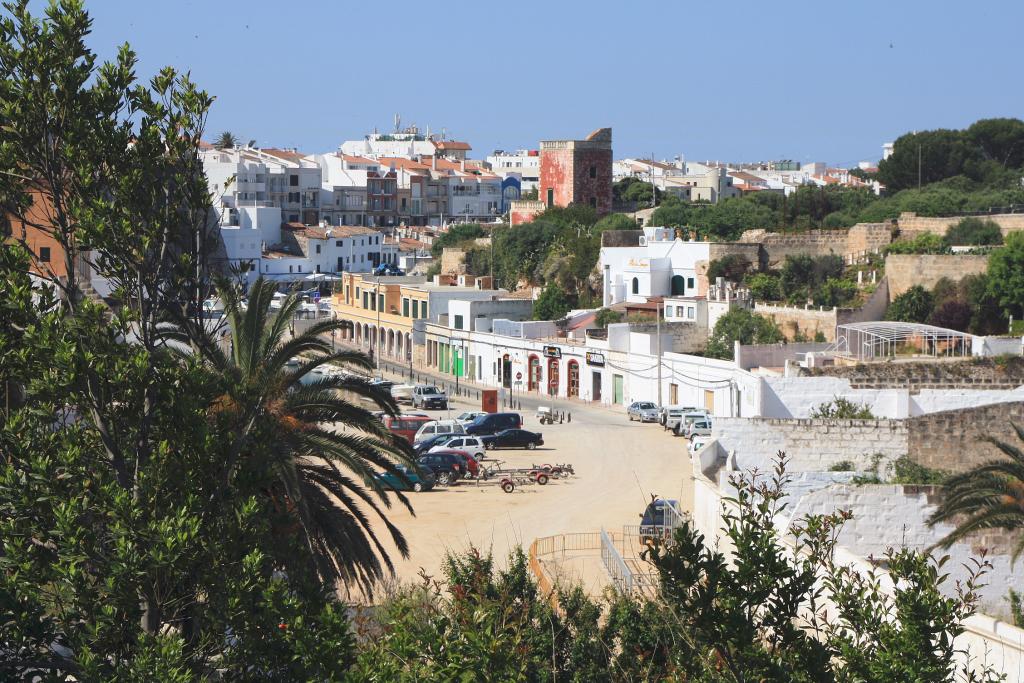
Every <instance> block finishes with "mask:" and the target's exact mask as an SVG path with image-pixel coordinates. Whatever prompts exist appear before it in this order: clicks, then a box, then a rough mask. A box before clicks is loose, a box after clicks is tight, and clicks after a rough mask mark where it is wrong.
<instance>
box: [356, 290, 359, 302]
mask: <svg viewBox="0 0 1024 683" xmlns="http://www.w3.org/2000/svg"><path fill="white" fill-rule="evenodd" d="M358 298H359V288H358V287H356V299H358Z"/></svg>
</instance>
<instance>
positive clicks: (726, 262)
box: [708, 254, 750, 282]
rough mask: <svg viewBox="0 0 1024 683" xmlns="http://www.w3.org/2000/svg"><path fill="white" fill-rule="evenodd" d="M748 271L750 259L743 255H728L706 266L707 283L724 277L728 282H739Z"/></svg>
mask: <svg viewBox="0 0 1024 683" xmlns="http://www.w3.org/2000/svg"><path fill="white" fill-rule="evenodd" d="M749 270H750V259H748V258H747V257H746V256H744V255H743V254H728V255H726V256H723V257H722V258H720V259H715V260H714V261H712V262H711V264H710V265H709V266H708V282H714V281H715V280H717V279H718V278H720V277H724V278H725V279H726V280H728V281H729V282H740V281H741V280H743V276H744V275H746V274H747V271H749Z"/></svg>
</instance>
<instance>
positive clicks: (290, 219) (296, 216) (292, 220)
mask: <svg viewBox="0 0 1024 683" xmlns="http://www.w3.org/2000/svg"><path fill="white" fill-rule="evenodd" d="M298 220H299V214H297V213H290V214H288V222H289V223H297V222H298Z"/></svg>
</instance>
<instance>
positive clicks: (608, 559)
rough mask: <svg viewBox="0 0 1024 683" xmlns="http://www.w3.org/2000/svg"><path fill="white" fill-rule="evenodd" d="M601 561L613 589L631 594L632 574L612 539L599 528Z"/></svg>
mask: <svg viewBox="0 0 1024 683" xmlns="http://www.w3.org/2000/svg"><path fill="white" fill-rule="evenodd" d="M601 561H602V562H603V563H604V568H605V570H607V572H608V576H610V577H611V579H612V583H613V584H614V585H615V589H616V590H617V591H619V592H620V593H632V592H633V587H634V584H633V572H631V571H630V570H629V567H627V566H626V561H625V560H623V559H622V554H621V553H619V549H618V548H616V547H615V543H614V541H612V537H611V536H609V535H608V532H607V531H605V530H604V528H603V527H602V528H601Z"/></svg>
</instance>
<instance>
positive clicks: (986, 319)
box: [959, 273, 1007, 334]
mask: <svg viewBox="0 0 1024 683" xmlns="http://www.w3.org/2000/svg"><path fill="white" fill-rule="evenodd" d="M959 287H960V288H961V289H962V290H963V292H964V301H966V302H967V304H968V305H969V306H970V308H971V322H970V326H969V328H968V329H969V330H970V332H971V333H972V334H999V333H1002V332H1006V328H1007V320H1006V314H1005V312H1004V311H1003V308H1002V307H1001V306H1000V305H999V300H998V299H997V298H996V296H995V295H994V294H993V293H992V287H990V286H989V278H988V275H987V274H985V273H980V274H977V275H968V276H966V277H964V278H963V279H962V280H960V284H959Z"/></svg>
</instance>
